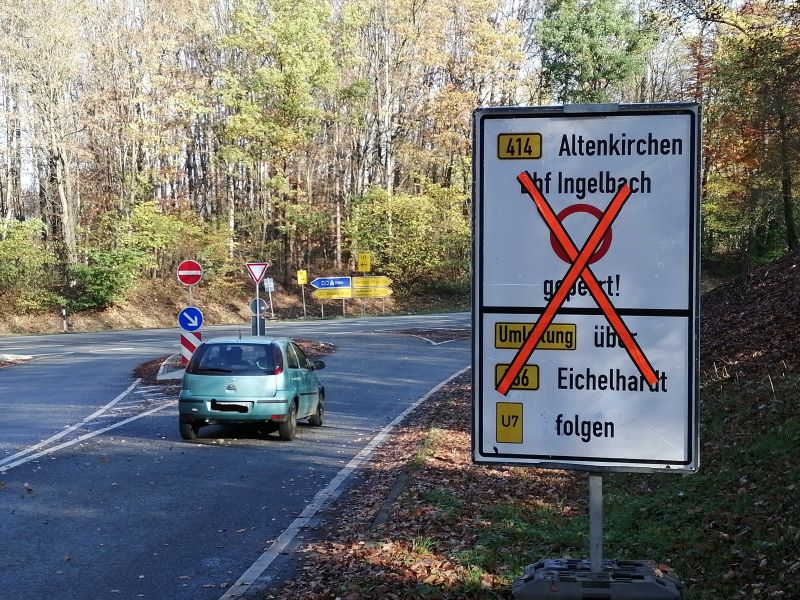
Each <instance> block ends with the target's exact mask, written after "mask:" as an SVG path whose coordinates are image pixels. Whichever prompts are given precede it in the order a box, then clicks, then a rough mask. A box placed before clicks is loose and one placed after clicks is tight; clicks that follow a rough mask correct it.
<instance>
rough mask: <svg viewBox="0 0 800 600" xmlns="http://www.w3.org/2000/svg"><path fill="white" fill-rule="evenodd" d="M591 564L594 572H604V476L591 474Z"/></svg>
mask: <svg viewBox="0 0 800 600" xmlns="http://www.w3.org/2000/svg"><path fill="white" fill-rule="evenodd" d="M589 563H590V565H591V568H592V572H595V573H599V572H600V571H602V570H603V476H602V475H600V474H598V473H589Z"/></svg>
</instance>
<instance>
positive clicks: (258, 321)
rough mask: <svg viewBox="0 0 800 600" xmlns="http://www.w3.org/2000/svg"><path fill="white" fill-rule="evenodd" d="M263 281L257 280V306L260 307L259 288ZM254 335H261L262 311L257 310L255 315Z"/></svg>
mask: <svg viewBox="0 0 800 600" xmlns="http://www.w3.org/2000/svg"><path fill="white" fill-rule="evenodd" d="M260 285H261V283H260V282H258V281H256V307H257V308H259V307H260V305H261V303H260V302H259V300H260V298H259V296H258V288H259V287H260ZM251 333H252V334H253V335H255V336H259V335H261V311H260V310H256V315H255V316H254V317H253V327H252V332H251Z"/></svg>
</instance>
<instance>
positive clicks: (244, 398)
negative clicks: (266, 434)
mask: <svg viewBox="0 0 800 600" xmlns="http://www.w3.org/2000/svg"><path fill="white" fill-rule="evenodd" d="M324 367H325V363H324V362H322V361H321V360H314V361H312V360H309V358H308V357H307V356H306V355H305V353H304V352H303V350H302V349H301V348H300V347H299V346H298V345H297V344H296V343H294V342H293V341H292V340H290V339H288V338H264V337H252V338H243V339H239V338H217V339H212V340H209V341H207V342H203V343H202V344H201V345H200V346H198V348H197V349H196V350H195V352H194V354H193V355H192V358H191V360H190V361H189V364H188V365H187V366H186V373H185V374H184V376H183V387H182V388H181V393H180V398H179V403H178V407H179V412H180V432H181V437H182V438H183V439H185V440H194V439H197V436H198V432H199V431H200V428H201V427H203V426H204V425H212V424H220V423H251V424H252V423H261V424H269V425H272V426H273V427H277V429H278V434H279V435H280V438H281V439H283V440H292V439H294V437H295V433H296V431H297V420H298V419H305V418H308V422H309V423H310V424H311V425H316V426H320V425H322V417H323V414H324V412H325V389H324V388H323V386H322V384H321V383H320V381H319V379H318V378H317V375H316V373H315V371H317V370H319V369H322V368H324ZM273 430H274V429H273Z"/></svg>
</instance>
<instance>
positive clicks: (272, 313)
mask: <svg viewBox="0 0 800 600" xmlns="http://www.w3.org/2000/svg"><path fill="white" fill-rule="evenodd" d="M267 293H268V294H269V314H270V318H272V319H273V320H274V319H275V309H273V308H272V287H267Z"/></svg>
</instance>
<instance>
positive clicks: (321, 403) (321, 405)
mask: <svg viewBox="0 0 800 600" xmlns="http://www.w3.org/2000/svg"><path fill="white" fill-rule="evenodd" d="M323 414H325V396H324V395H323V394H322V393H320V395H319V399H318V400H317V410H316V411H315V412H314V414H313V415H311V416H310V417H308V424H309V425H313V426H314V427H321V426H322V415H323Z"/></svg>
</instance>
